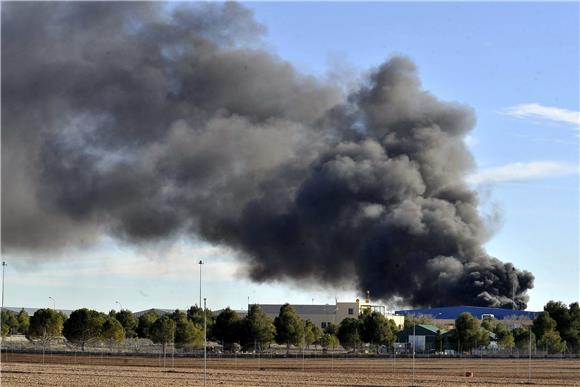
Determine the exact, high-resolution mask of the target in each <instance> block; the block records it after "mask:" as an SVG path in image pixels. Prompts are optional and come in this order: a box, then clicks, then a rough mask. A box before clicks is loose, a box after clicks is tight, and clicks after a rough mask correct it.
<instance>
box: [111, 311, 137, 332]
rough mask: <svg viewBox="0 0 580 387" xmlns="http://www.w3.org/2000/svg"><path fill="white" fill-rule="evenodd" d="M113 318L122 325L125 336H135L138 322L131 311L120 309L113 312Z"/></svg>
mask: <svg viewBox="0 0 580 387" xmlns="http://www.w3.org/2000/svg"><path fill="white" fill-rule="evenodd" d="M115 319H117V321H119V322H120V323H121V325H122V326H123V329H124V330H125V337H127V338H133V337H137V327H138V326H139V322H138V321H137V318H136V317H135V315H134V314H133V312H131V311H130V310H127V309H123V310H120V311H118V312H117V313H115Z"/></svg>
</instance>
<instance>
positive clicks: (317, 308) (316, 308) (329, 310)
mask: <svg viewBox="0 0 580 387" xmlns="http://www.w3.org/2000/svg"><path fill="white" fill-rule="evenodd" d="M282 305H283V304H259V306H260V307H261V308H262V310H263V311H264V313H266V314H275V315H277V314H279V313H280V308H281V307H282ZM291 306H292V307H293V308H294V310H295V311H296V313H298V314H299V315H302V316H304V315H309V314H327V315H334V314H335V313H336V306H335V305H329V304H326V305H312V304H303V305H300V304H298V305H295V304H291Z"/></svg>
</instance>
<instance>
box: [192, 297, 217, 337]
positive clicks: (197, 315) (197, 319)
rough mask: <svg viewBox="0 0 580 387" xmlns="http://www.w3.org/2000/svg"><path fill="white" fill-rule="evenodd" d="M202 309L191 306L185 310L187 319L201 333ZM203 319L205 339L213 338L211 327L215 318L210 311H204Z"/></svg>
mask: <svg viewBox="0 0 580 387" xmlns="http://www.w3.org/2000/svg"><path fill="white" fill-rule="evenodd" d="M203 312H204V311H203V308H200V307H198V306H197V305H195V306H191V307H190V308H189V309H188V310H187V317H188V318H189V319H190V320H191V321H192V322H193V323H194V324H195V325H196V326H198V327H199V328H200V329H201V330H202V331H203V322H204V313H203ZM205 319H206V327H207V328H206V329H207V337H209V338H213V337H214V336H213V326H214V323H215V318H214V315H213V313H212V311H211V310H210V309H206V310H205Z"/></svg>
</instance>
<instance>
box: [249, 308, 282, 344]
mask: <svg viewBox="0 0 580 387" xmlns="http://www.w3.org/2000/svg"><path fill="white" fill-rule="evenodd" d="M275 334H276V327H274V323H273V322H272V320H270V319H269V318H268V316H266V314H265V313H264V311H262V308H260V306H259V305H252V306H250V310H249V311H248V315H247V316H246V318H245V319H244V323H243V330H242V345H243V346H244V348H246V349H250V348H255V349H257V350H262V349H263V348H267V347H268V346H269V345H270V344H271V343H272V341H274V335H275Z"/></svg>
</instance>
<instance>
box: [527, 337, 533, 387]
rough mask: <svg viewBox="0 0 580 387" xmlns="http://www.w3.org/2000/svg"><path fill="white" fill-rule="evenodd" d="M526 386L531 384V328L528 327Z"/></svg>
mask: <svg viewBox="0 0 580 387" xmlns="http://www.w3.org/2000/svg"><path fill="white" fill-rule="evenodd" d="M528 329H529V333H528V337H529V341H528V384H530V383H531V382H532V327H531V326H530V327H528Z"/></svg>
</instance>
